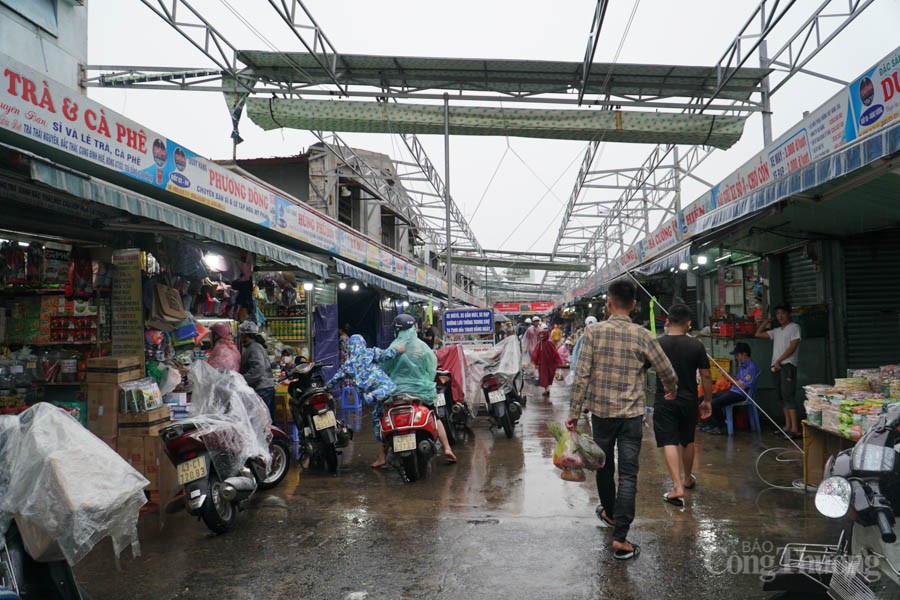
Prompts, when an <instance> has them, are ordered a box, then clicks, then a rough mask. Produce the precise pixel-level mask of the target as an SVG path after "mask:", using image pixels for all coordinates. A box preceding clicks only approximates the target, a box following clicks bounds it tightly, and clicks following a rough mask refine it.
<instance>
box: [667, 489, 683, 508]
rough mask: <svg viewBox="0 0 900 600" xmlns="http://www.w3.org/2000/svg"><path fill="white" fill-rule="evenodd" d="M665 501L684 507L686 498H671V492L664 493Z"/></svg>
mask: <svg viewBox="0 0 900 600" xmlns="http://www.w3.org/2000/svg"><path fill="white" fill-rule="evenodd" d="M663 502H665V503H666V504H671V505H672V506H677V507H678V508H684V500H682V499H681V498H669V492H666V493H665V494H663Z"/></svg>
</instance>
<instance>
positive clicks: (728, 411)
mask: <svg viewBox="0 0 900 600" xmlns="http://www.w3.org/2000/svg"><path fill="white" fill-rule="evenodd" d="M735 406H746V407H747V417H749V420H750V431H762V427H760V424H759V409H758V408H756V404H754V403H753V402H748V401H747V400H744V401H743V402H738V403H736V404H729V405H728V406H726V407H725V426H726V427H727V428H728V435H734V414H733V412H732V409H733V408H734V407H735Z"/></svg>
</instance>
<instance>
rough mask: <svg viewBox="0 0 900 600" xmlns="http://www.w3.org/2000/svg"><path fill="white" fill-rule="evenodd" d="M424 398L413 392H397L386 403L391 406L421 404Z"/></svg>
mask: <svg viewBox="0 0 900 600" xmlns="http://www.w3.org/2000/svg"><path fill="white" fill-rule="evenodd" d="M421 403H422V399H421V398H419V397H418V396H414V395H413V394H397V395H396V396H391V398H390V399H389V400H388V401H387V403H386V404H388V405H390V406H406V405H409V404H421Z"/></svg>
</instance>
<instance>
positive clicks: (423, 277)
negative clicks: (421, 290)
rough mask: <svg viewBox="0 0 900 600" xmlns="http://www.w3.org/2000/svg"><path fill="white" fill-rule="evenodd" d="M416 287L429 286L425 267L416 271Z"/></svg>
mask: <svg viewBox="0 0 900 600" xmlns="http://www.w3.org/2000/svg"><path fill="white" fill-rule="evenodd" d="M415 282H416V285H421V286H427V285H428V275H427V273H426V271H425V269H424V268H423V267H418V268H417V269H416V279H415Z"/></svg>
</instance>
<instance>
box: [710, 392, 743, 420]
mask: <svg viewBox="0 0 900 600" xmlns="http://www.w3.org/2000/svg"><path fill="white" fill-rule="evenodd" d="M746 399H747V398H746V397H745V396H744V395H743V394H739V393H737V392H733V391H731V390H728V391H727V392H719V393H717V394H713V397H712V421H713V423H714V424H715V426H716V427H724V426H725V407H726V406H731V405H732V404H737V403H738V402H743V401H744V400H746Z"/></svg>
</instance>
